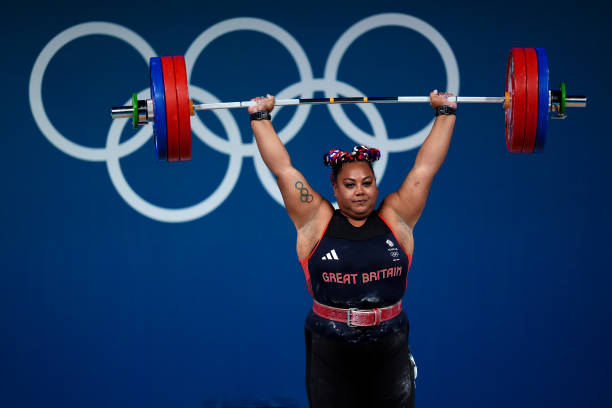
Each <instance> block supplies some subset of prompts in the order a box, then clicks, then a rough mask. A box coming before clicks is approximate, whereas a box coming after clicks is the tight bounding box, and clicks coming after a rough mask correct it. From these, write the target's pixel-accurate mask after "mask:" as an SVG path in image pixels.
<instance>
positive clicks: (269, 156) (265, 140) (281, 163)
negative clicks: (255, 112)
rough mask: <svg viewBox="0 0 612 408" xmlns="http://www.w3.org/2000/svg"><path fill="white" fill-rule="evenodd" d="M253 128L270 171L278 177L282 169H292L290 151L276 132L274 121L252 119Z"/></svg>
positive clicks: (260, 151)
mask: <svg viewBox="0 0 612 408" xmlns="http://www.w3.org/2000/svg"><path fill="white" fill-rule="evenodd" d="M251 128H252V129H253V134H254V135H255V141H256V142H257V147H258V148H259V153H260V154H261V157H262V158H263V161H264V163H265V164H266V166H268V168H269V169H270V171H271V172H272V173H273V174H274V175H275V176H277V177H278V175H279V174H280V173H281V172H282V171H284V170H287V169H290V168H291V159H290V158H289V153H288V152H287V149H286V148H285V146H284V145H283V142H281V140H280V138H279V137H278V135H277V134H276V131H275V130H274V126H272V122H270V121H269V120H252V121H251Z"/></svg>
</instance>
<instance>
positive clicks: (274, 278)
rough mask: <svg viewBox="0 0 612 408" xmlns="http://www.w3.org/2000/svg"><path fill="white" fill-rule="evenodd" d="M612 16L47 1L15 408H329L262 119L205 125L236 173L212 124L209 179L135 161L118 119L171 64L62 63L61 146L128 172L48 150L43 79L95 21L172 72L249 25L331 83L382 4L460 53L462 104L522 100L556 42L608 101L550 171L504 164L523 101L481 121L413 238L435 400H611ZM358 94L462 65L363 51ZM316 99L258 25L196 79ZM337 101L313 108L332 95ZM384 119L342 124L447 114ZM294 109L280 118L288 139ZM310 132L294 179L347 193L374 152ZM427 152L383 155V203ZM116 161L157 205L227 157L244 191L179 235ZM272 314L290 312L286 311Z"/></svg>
mask: <svg viewBox="0 0 612 408" xmlns="http://www.w3.org/2000/svg"><path fill="white" fill-rule="evenodd" d="M596 5H597V7H595V6H596ZM611 10H612V7H611V6H610V5H601V4H597V3H593V4H592V5H591V4H589V2H581V7H580V8H577V6H576V5H575V4H574V2H563V1H561V2H556V3H555V4H549V3H546V2H539V3H536V2H521V1H517V2H515V3H513V4H508V3H506V4H499V5H497V4H493V3H491V2H473V3H465V2H448V1H447V2H430V4H425V3H423V2H395V1H387V0H379V1H376V2H362V1H351V2H349V1H340V2H329V1H327V2H320V1H310V2H304V3H296V4H295V5H291V4H290V3H289V2H275V1H270V2H263V3H262V2H244V1H234V2H221V3H206V2H182V3H181V4H179V2H170V4H166V5H164V4H160V3H151V2H149V3H142V4H136V3H134V2H133V3H129V2H128V3H125V4H119V3H116V4H114V5H113V6H112V7H111V6H107V5H102V4H100V5H97V4H92V3H88V4H87V5H84V3H83V2H61V3H56V4H55V5H49V4H48V3H46V2H36V1H35V2H33V3H28V4H24V5H20V4H16V5H12V6H10V8H8V9H6V8H5V9H4V10H3V13H2V14H3V17H2V20H3V23H2V24H1V25H0V26H1V27H2V31H3V33H2V34H3V35H2V36H1V38H2V39H1V40H0V41H2V43H3V44H2V45H3V50H4V57H3V58H2V61H3V63H2V73H3V79H4V81H3V87H2V89H3V91H4V92H3V93H4V95H5V96H4V101H3V102H2V106H3V108H2V117H3V123H4V126H3V132H2V133H3V136H2V138H1V142H0V143H1V145H2V151H3V152H4V155H3V156H4V157H3V159H2V160H1V161H0V174H1V177H2V190H3V193H2V202H1V204H0V216H1V219H2V232H1V237H2V238H1V250H0V251H1V252H0V255H1V256H0V271H1V272H0V273H1V275H0V277H1V282H2V283H1V284H0V328H1V329H0V376H1V377H2V378H1V381H0V406H6V407H39V406H45V407H81V406H87V407H89V408H94V407H128V406H139V407H145V406H146V407H199V406H206V404H207V403H206V402H203V401H238V400H243V401H246V400H253V399H258V398H260V399H276V401H285V402H284V404H285V405H289V406H302V407H305V406H306V394H305V390H304V346H303V329H302V327H303V318H304V316H305V314H306V313H307V311H308V308H309V305H310V302H311V300H310V298H309V295H308V293H307V291H306V288H305V285H304V279H303V275H302V272H301V270H300V269H299V265H298V263H297V260H296V255H295V231H294V228H293V226H292V224H291V222H290V220H289V218H288V217H287V216H286V214H285V211H284V209H283V208H282V207H281V206H280V205H279V204H278V203H277V202H276V201H275V199H274V198H273V197H272V196H271V195H270V194H269V193H268V192H267V191H266V189H265V188H264V187H263V184H262V182H261V181H260V178H259V177H258V175H257V173H256V171H255V166H254V160H253V157H252V150H251V151H249V150H247V148H243V147H242V143H244V144H249V143H251V141H252V135H251V133H250V131H249V130H250V128H249V123H248V120H247V117H246V113H245V112H244V111H237V112H231V113H230V112H226V113H224V115H226V116H224V118H223V119H219V118H218V117H217V116H215V115H213V114H211V113H205V114H200V115H199V117H200V118H201V119H202V120H203V121H204V122H205V123H206V125H207V126H208V128H209V129H210V131H211V132H214V133H215V134H217V135H218V138H219V139H224V140H230V141H231V143H230V144H228V145H227V147H228V149H226V150H229V151H231V152H232V155H233V156H232V157H233V159H232V160H234V162H233V164H232V163H230V155H228V154H226V153H224V152H223V151H219V150H216V149H215V148H213V147H211V144H212V142H210V141H211V140H213V139H212V137H211V136H210V135H205V134H203V133H198V136H200V137H202V138H203V139H204V140H208V141H209V143H208V144H207V143H203V142H202V140H200V139H199V138H198V137H197V136H196V135H195V133H196V132H195V129H194V149H193V157H194V158H193V161H191V162H189V163H183V164H169V163H161V162H157V161H155V160H154V157H153V146H152V142H151V139H148V140H147V142H146V143H145V144H144V145H143V146H142V147H139V148H135V149H133V150H134V151H133V152H129V154H125V153H126V151H125V150H124V151H119V153H117V152H118V151H117V150H116V149H113V148H112V147H109V148H106V149H105V146H106V144H107V137H108V135H109V128H110V126H111V122H112V120H111V118H110V117H109V114H108V109H109V107H110V106H113V105H118V104H122V103H124V102H125V101H126V100H127V99H128V97H129V96H130V94H131V92H139V91H141V90H144V89H146V88H147V86H148V68H147V63H146V61H145V59H143V57H142V56H140V55H139V53H138V52H137V51H136V50H135V49H134V48H132V47H131V46H129V45H127V44H126V43H125V42H124V41H122V40H119V39H117V38H112V37H109V36H101V35H92V36H84V37H81V38H78V39H76V40H74V41H72V42H69V43H68V44H66V45H65V46H63V47H61V48H60V49H59V51H58V52H57V53H56V54H55V55H54V56H53V57H52V58H51V60H50V61H49V63H48V66H47V67H46V70H45V72H44V77H43V79H42V87H41V95H42V102H43V106H44V109H45V111H46V114H47V115H48V117H49V120H50V121H51V123H52V124H53V126H55V128H56V129H57V131H58V132H59V133H60V134H61V135H62V137H64V138H65V139H66V140H69V141H72V142H74V143H76V144H78V145H81V146H85V147H91V148H98V149H101V150H100V151H101V152H102V153H101V154H102V155H103V156H104V157H105V158H103V159H102V160H98V161H91V160H83V159H81V158H78V157H75V156H74V155H69V154H66V152H65V151H62V150H60V149H58V148H56V147H55V146H54V145H53V144H51V143H50V141H49V139H48V138H47V137H46V136H45V135H46V134H47V133H49V129H48V128H44V127H40V126H38V125H37V123H36V122H35V120H34V115H33V111H32V108H31V103H32V100H31V99H30V97H29V92H30V90H29V87H30V86H31V78H32V72H33V69H34V65H35V62H36V60H37V58H39V55H40V54H41V52H42V51H43V49H44V48H45V47H46V46H47V44H49V42H50V41H51V39H52V38H53V37H55V36H56V35H57V34H59V33H60V32H62V31H64V30H67V29H70V28H71V27H74V26H76V25H77V24H81V23H87V22H92V21H105V22H110V23H114V24H117V25H121V26H123V27H124V28H126V29H129V30H132V31H133V32H135V33H136V34H137V35H138V36H141V37H142V38H143V39H144V41H146V43H148V45H149V46H150V47H152V50H154V52H155V53H156V54H157V55H174V54H185V53H186V51H187V50H188V49H189V47H190V46H191V45H192V43H193V42H194V39H195V38H196V37H198V35H200V34H201V33H203V32H204V31H205V30H206V29H208V28H209V27H211V26H213V25H215V24H217V23H222V22H224V21H226V20H229V19H232V18H235V17H254V18H260V19H263V20H266V21H267V22H269V23H272V24H275V25H278V26H280V27H282V28H283V29H284V30H286V31H287V32H288V33H289V34H290V35H291V36H292V37H293V38H294V39H295V41H297V43H298V44H299V46H300V47H301V48H302V49H303V51H304V53H305V55H306V58H307V61H308V63H309V64H310V66H311V68H312V76H313V78H315V79H320V78H323V76H324V69H325V64H326V62H327V60H328V56H329V54H330V51H331V49H332V47H333V46H334V44H335V43H336V41H337V40H338V38H339V37H340V36H341V35H342V34H343V33H344V32H345V31H347V30H348V29H349V28H350V27H351V26H352V25H353V24H355V23H358V22H359V21H361V20H363V19H366V18H368V17H370V16H373V15H376V14H379V13H404V14H407V15H410V16H414V17H416V18H418V19H421V20H423V21H424V22H426V23H428V24H430V25H432V26H433V27H434V28H435V29H436V30H437V31H438V32H439V33H440V34H441V35H442V36H443V37H444V39H446V41H447V42H448V44H449V45H450V48H451V49H452V53H453V54H454V56H455V58H456V60H457V65H458V71H459V75H460V77H459V92H460V94H462V95H466V96H468V95H486V96H501V95H502V94H503V89H504V80H505V68H506V58H507V54H508V51H509V49H510V48H511V47H513V46H521V47H544V48H546V49H547V51H548V57H549V60H550V67H551V71H550V72H551V85H556V84H557V83H559V82H560V81H565V82H567V84H568V92H569V93H570V94H571V93H575V94H585V95H588V97H589V106H588V108H587V109H578V110H572V111H570V112H569V118H568V119H567V120H565V121H553V122H551V123H550V124H549V141H548V144H547V146H546V151H545V153H544V154H538V155H529V156H527V155H525V156H524V155H510V154H509V153H507V152H506V148H505V141H504V128H503V111H502V109H501V108H500V107H498V106H461V107H460V110H459V115H458V120H457V126H456V130H455V134H454V139H453V142H452V145H451V149H450V152H449V155H448V158H447V160H446V163H445V164H444V166H443V168H442V170H441V171H440V173H439V174H438V176H437V178H436V181H435V184H434V186H433V188H432V191H431V194H430V198H429V202H428V205H427V208H426V210H425V212H424V214H423V217H422V218H421V220H420V222H419V224H418V226H417V228H416V230H415V241H416V248H415V253H414V263H413V267H412V269H411V270H410V275H409V285H408V290H407V292H406V296H405V298H404V302H405V305H406V311H407V313H408V315H409V317H410V319H411V329H412V332H411V347H412V350H413V352H414V354H415V357H416V360H417V364H418V367H419V379H418V381H417V391H418V392H417V404H418V405H419V406H421V407H425V406H426V407H446V406H451V405H452V406H461V407H471V408H477V407H483V408H484V407H487V408H488V407H514V406H523V407H541V406H556V407H573V406H581V407H600V406H602V407H603V406H611V405H612V396H611V394H610V392H609V390H608V388H609V384H610V380H611V375H610V371H609V367H610V364H611V363H612V361H611V360H612V351H611V349H610V347H609V346H610V344H611V340H612V338H611V337H612V336H611V327H612V326H611V321H610V311H611V310H610V309H611V304H612V303H611V301H610V299H609V296H608V292H609V288H610V284H611V282H612V279H611V277H610V276H611V274H610V272H611V271H612V267H611V266H612V265H611V262H610V257H609V252H610V238H609V232H610V230H611V229H612V219H611V216H610V206H611V204H612V197H611V196H612V194H611V190H610V181H609V180H610V175H611V174H612V164H611V163H610V160H609V152H610V149H611V147H612V142H611V139H610V137H609V134H608V133H609V126H608V121H609V119H608V118H607V116H609V115H608V113H607V110H608V109H609V92H608V91H607V90H606V89H607V88H608V86H609V71H610V64H611V63H612V59H611V57H610V49H609V47H608V45H607V40H606V39H607V38H609V37H610V35H611V34H612V30H611V29H610V25H609V17H610V15H611ZM192 62H193V61H192ZM188 63H189V59H188ZM338 79H339V80H340V81H343V82H344V83H346V84H348V85H350V86H352V87H354V88H356V89H357V90H359V91H360V93H361V92H363V94H366V95H397V94H399V95H426V94H427V93H428V92H429V91H430V90H431V89H434V88H438V89H440V90H442V89H444V87H445V86H446V83H447V82H446V81H447V74H446V72H445V69H444V66H443V64H442V58H441V56H440V54H439V53H438V52H437V51H436V49H435V47H434V46H433V45H432V43H431V42H430V41H428V40H427V39H425V37H423V36H421V35H420V34H418V33H417V32H415V31H413V30H410V29H406V28H400V27H391V26H387V27H381V28H378V29H376V30H373V31H369V32H368V33H366V34H364V35H362V36H361V37H359V38H358V39H357V40H356V41H355V42H353V43H352V45H351V46H350V47H349V48H348V50H347V52H346V54H345V55H344V57H343V58H342V60H341V63H340V66H339V71H338ZM297 82H299V74H298V69H297V67H296V63H295V62H294V60H293V58H292V57H291V55H290V53H289V52H288V51H287V49H286V48H285V47H283V46H282V45H281V44H280V43H279V42H277V41H276V40H275V39H274V38H272V37H269V36H267V35H265V34H262V33H259V32H254V31H244V30H243V31H235V32H232V33H229V34H226V35H223V36H221V37H220V38H218V39H216V40H215V41H213V42H212V43H211V44H210V45H209V46H208V47H207V48H206V49H205V50H204V52H203V53H202V54H201V55H199V57H198V58H197V59H196V60H195V65H194V68H193V73H192V76H191V79H190V83H191V84H193V85H196V86H197V87H199V88H201V89H203V90H204V91H206V92H208V93H209V94H212V95H214V96H215V97H217V98H218V99H220V100H224V101H232V100H245V99H249V98H251V97H253V96H256V95H260V94H265V93H267V92H270V93H273V94H279V93H280V92H281V91H282V90H284V89H285V88H287V87H289V86H291V85H294V84H296V83H297ZM295 86H296V87H297V88H295V89H297V92H302V91H304V90H305V89H306V88H307V87H306V86H305V85H303V84H302V88H300V85H295ZM323 91H324V89H322V88H319V89H317V93H315V95H316V96H322V95H323V94H324V93H326V94H329V93H330V92H331V91H333V90H330V91H329V92H328V91H326V92H323ZM192 92H195V91H194V90H193V89H192ZM293 96H299V95H297V94H296V95H287V97H293ZM348 96H351V95H348ZM369 109H374V107H371V108H369ZM376 110H377V112H378V114H379V115H380V118H379V120H378V122H377V123H378V125H375V124H374V119H376ZM376 110H374V111H369V115H370V116H369V117H368V116H366V115H365V114H364V113H363V111H362V110H360V109H359V108H357V107H355V106H351V107H346V108H345V111H346V112H347V114H348V115H349V117H350V118H351V120H353V122H354V123H355V125H356V126H358V127H359V128H361V129H363V131H364V132H366V133H370V134H371V133H372V129H373V127H375V126H378V129H380V123H382V124H383V125H384V126H383V128H384V129H385V130H386V133H387V135H388V137H389V139H400V138H403V137H404V136H406V135H408V134H412V133H415V132H417V131H420V130H421V129H423V128H424V127H425V126H426V125H427V124H428V123H429V121H430V120H431V117H432V112H431V110H430V108H429V107H428V106H415V105H411V106H408V105H388V106H381V105H378V106H377V107H376ZM372 112H374V113H372ZM294 113H295V109H294V108H291V109H290V108H286V109H283V111H281V112H278V114H274V116H275V123H276V126H277V128H279V129H280V128H282V127H284V126H285V125H286V124H287V123H288V122H289V121H290V120H291V119H292V117H293V114H294ZM232 117H233V118H234V119H235V123H234V122H232V120H231V118H232ZM369 118H372V119H369ZM370 120H372V121H373V122H370ZM222 121H225V122H222ZM115 126H116V127H117V126H119V125H118V124H117V125H115ZM224 126H228V127H229V133H228V131H227V130H225V129H224ZM119 127H120V126H119ZM117 129H119V128H117ZM298 130H299V131H298V132H297V133H296V134H295V135H294V137H293V138H292V139H291V140H290V141H289V142H288V143H287V148H288V150H289V152H290V154H291V155H292V158H293V161H294V164H295V166H296V167H297V168H299V169H300V170H302V171H303V173H304V174H305V175H306V177H307V178H308V179H309V181H310V182H311V183H312V185H313V186H314V187H315V188H316V189H317V190H318V191H320V192H321V193H322V194H324V195H325V196H326V197H328V198H329V199H331V198H332V195H331V188H330V186H329V182H328V180H329V179H328V170H327V169H325V168H323V166H322V165H321V163H320V157H321V155H322V153H323V152H326V151H327V150H328V149H329V148H331V147H333V146H339V147H342V148H345V149H349V148H351V147H352V146H353V145H354V144H357V143H356V142H355V141H354V139H351V136H352V135H351V134H349V135H347V134H345V133H344V132H343V130H342V129H341V128H340V127H339V125H338V121H336V120H334V118H333V117H332V116H331V115H330V111H329V110H328V109H327V108H326V107H322V106H319V107H313V108H312V109H311V110H310V112H309V114H308V116H307V118H306V119H305V122H304V124H303V126H301V127H298ZM142 132H147V130H145V131H142ZM142 132H141V133H140V134H139V135H140V136H136V137H135V138H134V139H133V137H134V132H133V130H132V129H130V128H129V126H124V127H123V131H122V133H121V142H122V143H123V142H128V141H130V140H131V141H132V143H135V142H138V141H142V142H144V139H145V138H146V137H147V133H142ZM117 134H118V133H117ZM203 135H204V136H203ZM377 137H379V140H381V139H380V138H383V136H381V135H378V136H377ZM217 140H218V139H217ZM401 143H403V142H401ZM373 144H376V143H373ZM382 144H383V142H380V143H379V145H382ZM109 146H111V144H109ZM130 146H134V145H130V144H127V145H123V147H124V148H128V147H130ZM135 147H138V146H135ZM122 152H123V153H122ZM416 152H417V149H412V148H407V147H402V148H399V149H397V150H396V151H393V152H387V153H386V157H388V162H387V165H386V169H384V177H383V178H382V179H381V180H380V191H381V196H384V195H386V194H388V193H389V192H391V191H393V190H394V189H396V188H397V187H398V186H399V184H400V182H401V180H402V178H403V176H404V175H405V174H406V173H407V171H408V170H409V169H410V167H411V165H412V162H413V160H414V157H415V155H416ZM107 161H108V164H107ZM113 163H119V164H120V167H121V170H122V172H123V175H124V177H125V179H126V181H127V183H128V184H129V185H130V186H131V188H132V189H133V190H134V191H135V192H137V194H138V195H139V196H140V197H142V199H143V200H146V201H147V202H149V203H151V204H153V205H156V206H159V207H163V208H183V207H189V206H192V205H194V204H197V203H199V202H201V201H202V200H205V199H207V198H208V197H210V196H211V195H212V194H213V192H214V191H215V190H216V189H217V187H218V186H219V185H220V184H221V182H222V180H223V179H224V177H225V175H226V169H227V168H228V166H233V167H232V168H234V169H235V171H236V172H237V173H236V174H235V176H236V177H235V180H236V181H235V185H234V186H233V187H232V186H231V184H230V185H229V187H228V188H227V191H226V192H227V198H225V199H223V198H221V199H220V201H219V202H218V203H216V204H215V205H211V206H210V211H209V212H208V213H207V214H205V215H201V216H194V217H193V219H192V220H190V221H187V222H164V221H159V220H155V219H153V218H152V217H151V216H149V215H146V211H147V210H144V209H143V208H142V206H141V207H138V206H136V205H130V204H128V201H126V200H125V199H124V198H123V197H122V195H120V194H119V191H120V188H116V187H115V184H114V183H113V181H112V180H111V177H110V176H109V174H112V172H113V171H115V170H116V168H117V167H113V166H114V165H113ZM237 166H239V167H237ZM109 169H111V170H109ZM112 169H114V170H112ZM109 171H110V173H109ZM378 171H379V177H381V175H380V172H381V169H380V168H379V169H378ZM228 177H229V176H228ZM207 205H208V204H207ZM213 207H214V208H213ZM162 213H163V212H162ZM164 214H165V213H164ZM271 308H275V309H276V310H277V311H276V312H275V313H274V316H270V315H267V313H266V311H267V310H270V309H271ZM211 404H212V403H211ZM278 404H281V402H279V403H278ZM209 406H210V405H209Z"/></svg>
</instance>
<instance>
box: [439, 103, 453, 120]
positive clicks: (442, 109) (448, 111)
mask: <svg viewBox="0 0 612 408" xmlns="http://www.w3.org/2000/svg"><path fill="white" fill-rule="evenodd" d="M443 115H457V108H453V107H452V106H448V105H442V106H438V107H437V108H436V117H438V116H443Z"/></svg>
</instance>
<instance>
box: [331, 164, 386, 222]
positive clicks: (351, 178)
mask: <svg viewBox="0 0 612 408" xmlns="http://www.w3.org/2000/svg"><path fill="white" fill-rule="evenodd" d="M333 187H334V195H335V196H336V198H337V199H338V207H339V208H340V211H341V212H342V213H343V214H344V215H346V216H349V217H351V218H354V219H358V220H359V219H363V218H366V217H367V216H368V215H370V213H371V212H372V211H373V210H374V206H375V205H376V200H377V199H378V187H376V178H375V177H374V172H373V171H372V169H371V168H370V166H369V165H368V163H366V162H363V161H356V162H352V163H347V164H345V165H343V166H342V168H341V169H340V173H338V177H337V179H336V183H334V185H333Z"/></svg>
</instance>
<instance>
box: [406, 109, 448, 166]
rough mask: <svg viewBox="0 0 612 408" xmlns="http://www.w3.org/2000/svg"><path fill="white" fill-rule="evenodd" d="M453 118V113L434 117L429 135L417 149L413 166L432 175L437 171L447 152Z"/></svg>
mask: <svg viewBox="0 0 612 408" xmlns="http://www.w3.org/2000/svg"><path fill="white" fill-rule="evenodd" d="M455 120H456V116H455V115H440V116H438V117H437V118H436V120H435V122H434V125H433V127H432V129H431V132H430V133H429V136H427V139H425V142H424V143H423V145H422V146H421V148H420V149H419V153H418V154H417V157H416V160H415V162H414V168H418V169H423V170H426V171H427V172H428V173H431V174H432V175H435V174H436V173H437V172H438V170H439V169H440V167H441V166H442V163H444V159H445V158H446V154H447V153H448V148H449V146H450V141H451V138H452V135H453V129H454V127H455Z"/></svg>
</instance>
